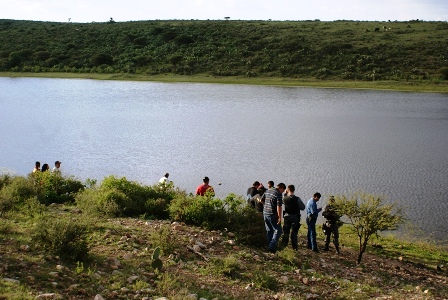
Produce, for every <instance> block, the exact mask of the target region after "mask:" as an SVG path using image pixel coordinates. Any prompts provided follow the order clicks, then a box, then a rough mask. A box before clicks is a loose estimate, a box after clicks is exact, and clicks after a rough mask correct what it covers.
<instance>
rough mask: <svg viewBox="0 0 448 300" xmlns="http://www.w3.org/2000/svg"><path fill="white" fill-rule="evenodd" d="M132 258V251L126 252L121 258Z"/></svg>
mask: <svg viewBox="0 0 448 300" xmlns="http://www.w3.org/2000/svg"><path fill="white" fill-rule="evenodd" d="M131 258H132V253H126V254H125V255H123V259H126V260H130V259H131Z"/></svg>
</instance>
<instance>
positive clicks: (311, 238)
mask: <svg viewBox="0 0 448 300" xmlns="http://www.w3.org/2000/svg"><path fill="white" fill-rule="evenodd" d="M320 198H321V194H320V193H315V194H314V195H313V198H311V199H310V200H308V202H307V203H306V224H307V225H308V233H307V235H306V238H307V247H308V249H311V250H313V251H314V252H319V249H318V248H317V240H316V221H317V217H318V216H319V212H320V211H321V210H322V208H317V204H316V203H317V201H319V199H320Z"/></svg>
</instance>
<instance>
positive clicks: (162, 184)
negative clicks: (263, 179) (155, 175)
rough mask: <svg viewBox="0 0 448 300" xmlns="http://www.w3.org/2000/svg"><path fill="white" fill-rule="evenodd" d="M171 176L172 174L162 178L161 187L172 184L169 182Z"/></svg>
mask: <svg viewBox="0 0 448 300" xmlns="http://www.w3.org/2000/svg"><path fill="white" fill-rule="evenodd" d="M169 176H170V174H169V173H166V174H165V175H164V176H163V177H162V178H160V180H159V185H161V186H167V185H168V184H169V183H170V181H169V180H168V177H169Z"/></svg>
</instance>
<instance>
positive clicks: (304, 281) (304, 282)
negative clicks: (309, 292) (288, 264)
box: [302, 277, 308, 285]
mask: <svg viewBox="0 0 448 300" xmlns="http://www.w3.org/2000/svg"><path fill="white" fill-rule="evenodd" d="M302 282H303V284H305V285H308V278H307V277H303V278H302Z"/></svg>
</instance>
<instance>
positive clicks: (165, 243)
mask: <svg viewBox="0 0 448 300" xmlns="http://www.w3.org/2000/svg"><path fill="white" fill-rule="evenodd" d="M151 245H152V246H154V247H158V248H159V249H160V250H161V251H162V254H163V255H165V256H167V255H169V254H172V253H174V252H176V250H178V249H179V248H180V245H179V237H178V236H176V235H173V234H172V232H171V227H170V226H168V225H163V226H161V227H160V229H158V230H157V231H155V232H153V233H151Z"/></svg>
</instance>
